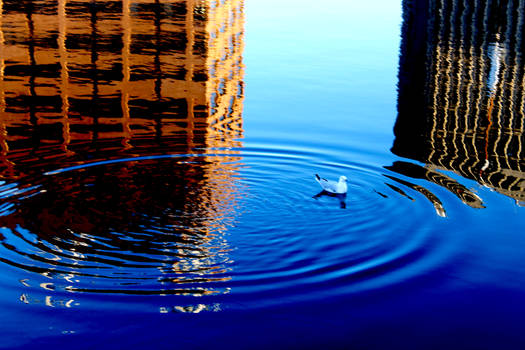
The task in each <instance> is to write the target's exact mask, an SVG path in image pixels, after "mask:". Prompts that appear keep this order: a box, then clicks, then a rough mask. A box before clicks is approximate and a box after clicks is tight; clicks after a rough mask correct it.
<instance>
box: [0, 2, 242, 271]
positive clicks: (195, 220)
mask: <svg viewBox="0 0 525 350" xmlns="http://www.w3.org/2000/svg"><path fill="white" fill-rule="evenodd" d="M243 11H244V9H243V1H242V0H226V1H211V0H118V1H116V0H115V1H111V0H108V1H105V0H97V1H95V0H39V1H36V0H35V1H31V0H22V1H21V0H0V148H1V153H0V163H1V164H0V180H5V181H7V182H13V181H16V183H18V184H19V186H28V187H30V186H33V185H37V186H39V187H38V189H39V191H40V190H44V191H41V194H39V195H36V196H29V197H28V198H27V199H25V200H24V201H22V202H20V203H15V204H16V208H17V209H16V211H14V212H10V213H2V216H1V217H0V225H1V226H2V227H9V228H11V229H12V230H15V231H16V228H17V227H22V228H25V229H27V230H29V231H31V232H34V233H36V234H37V235H38V236H39V237H40V238H41V239H44V240H47V241H49V242H52V243H53V244H55V245H56V246H57V247H61V251H64V252H67V251H76V252H78V253H79V254H81V255H82V254H83V255H86V256H87V255H89V254H91V253H94V254H97V244H96V241H97V239H94V240H93V239H90V238H89V237H90V236H91V237H105V238H104V239H105V240H109V242H111V243H110V245H111V246H113V247H115V249H116V250H117V251H118V250H119V249H120V248H121V247H122V246H124V247H125V248H126V250H128V251H129V249H128V248H129V242H127V241H126V240H125V239H124V240H123V239H122V237H121V236H119V235H113V234H111V232H127V233H128V234H129V235H130V236H129V237H135V234H134V233H133V232H141V230H144V229H145V228H148V230H149V229H151V228H152V227H153V231H155V230H156V231H157V232H158V235H157V236H158V237H160V238H159V239H163V241H162V242H156V238H154V237H155V235H153V234H152V236H151V237H150V236H148V239H145V240H143V241H142V238H143V237H144V236H143V234H137V235H136V236H137V242H139V243H137V244H138V245H137V244H135V248H133V249H134V250H133V249H132V250H133V251H134V252H135V253H137V254H138V253H152V254H153V253H155V250H156V249H159V250H160V249H161V248H162V249H165V250H166V252H164V253H163V254H165V255H166V256H168V255H170V254H173V256H175V257H183V256H186V254H185V253H184V249H187V250H188V251H195V250H199V251H201V252H202V256H198V257H194V258H191V257H190V258H187V259H178V260H177V259H176V263H173V261H172V262H171V263H170V264H169V265H166V266H163V269H167V270H170V271H171V273H173V272H176V273H183V272H184V271H187V270H191V269H192V266H193V267H195V266H194V265H195V264H200V265H204V266H201V267H200V270H199V271H200V272H201V274H203V273H205V272H203V271H206V268H209V269H210V270H213V271H214V273H215V274H220V273H222V272H225V271H226V270H225V269H223V268H222V267H220V266H218V265H220V264H221V261H222V260H221V259H223V258H217V256H218V255H216V254H218V253H217V252H215V251H214V250H213V249H215V250H217V249H219V250H220V251H221V252H222V253H220V254H219V255H220V256H222V255H224V252H226V251H227V247H226V246H227V244H226V243H225V242H223V238H221V237H222V233H224V231H225V230H226V229H227V227H228V225H229V224H230V223H231V221H232V220H233V217H234V214H235V210H236V205H237V201H238V199H239V198H240V194H239V191H240V190H239V187H238V186H239V185H238V170H239V167H240V155H239V151H238V148H239V147H241V142H240V141H239V139H240V138H241V137H242V108H243V98H244V97H243V74H244V70H243V62H242V52H243V40H244V12H243ZM216 149H220V153H222V154H225V156H221V157H215V156H213V153H214V152H217V151H216ZM177 153H179V154H189V153H199V154H203V156H198V157H196V156H190V157H184V158H181V159H180V160H179V161H177V160H166V159H164V160H151V159H150V160H147V161H141V162H120V163H116V164H117V165H108V166H101V167H93V168H90V169H89V170H86V171H81V172H69V173H67V176H51V177H49V176H48V177H46V176H44V177H43V178H38V179H37V180H36V182H35V180H34V179H35V177H38V176H41V175H42V174H43V173H44V172H46V171H52V170H56V169H60V168H64V167H68V166H72V165H81V164H84V163H92V162H95V161H97V160H111V159H122V158H129V157H136V156H155V155H162V154H177ZM30 188H32V187H30ZM166 230H168V231H170V232H173V231H174V230H175V232H176V233H178V234H177V235H176V236H173V237H171V236H169V237H171V238H169V237H168V236H167V234H168V233H169V232H167V231H166ZM153 231H151V232H153ZM164 231H166V232H164ZM148 232H149V231H148ZM188 237H189V238H188ZM186 240H188V241H191V242H193V244H194V245H193V246H190V245H189V244H188V242H187V241H186ZM65 242H69V243H65ZM71 242H73V243H71ZM74 242H77V243H78V244H75V243H74ZM181 242H182V243H184V244H182V243H181ZM210 242H213V246H214V247H215V248H213V249H212V250H211V251H210V250H209V249H208V248H207V246H208V245H210V244H211V243H210ZM179 244H180V245H181V246H182V245H183V246H185V247H186V248H180V249H179V248H177V247H178V245H179ZM160 245H164V246H162V247H160ZM168 248H169V249H171V250H170V253H168ZM71 249H72V250H71ZM181 249H182V250H181ZM98 254H100V253H98ZM102 254H104V253H102ZM190 255H191V254H190ZM63 258H64V260H65V261H67V260H68V259H67V258H66V257H63ZM59 260H60V259H59ZM219 260H220V261H219ZM172 263H173V265H172ZM221 266H222V265H221ZM183 277H184V276H183ZM186 277H187V276H186ZM181 278H182V277H181ZM217 278H218V279H220V278H222V277H220V276H219V277H217ZM184 280H186V279H184Z"/></svg>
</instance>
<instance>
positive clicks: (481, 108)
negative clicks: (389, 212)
mask: <svg viewBox="0 0 525 350" xmlns="http://www.w3.org/2000/svg"><path fill="white" fill-rule="evenodd" d="M523 13H525V1H523V0H515V1H497V0H493V1H481V2H472V1H466V0H442V1H438V0H424V1H415V0H404V1H403V27H402V42H401V57H400V65H399V95H398V118H397V121H396V124H395V128H394V133H395V141H394V145H393V147H392V151H393V152H394V153H395V154H397V155H399V156H402V157H407V158H411V159H415V160H418V161H420V162H422V163H425V167H424V168H422V167H419V166H416V165H410V164H408V163H405V162H398V163H396V164H394V165H392V166H391V167H388V168H389V169H391V170H393V171H396V172H399V173H401V174H403V175H406V176H409V177H413V178H424V179H427V180H429V181H432V182H434V183H437V184H438V185H440V186H443V187H445V188H447V189H448V190H450V191H451V192H453V193H454V194H455V195H457V196H458V197H459V198H460V199H461V200H462V201H463V202H464V203H466V204H468V205H470V206H472V207H476V208H481V207H483V203H482V200H481V199H480V198H479V197H478V196H477V195H475V194H474V193H472V192H470V191H468V190H467V189H466V188H465V187H464V186H461V185H459V184H458V183H457V182H456V181H455V180H453V179H451V178H450V177H447V176H445V175H443V174H442V173H441V172H440V170H450V171H453V172H456V173H457V174H460V175H461V176H463V177H466V178H470V179H474V180H476V181H478V182H479V183H480V184H482V185H485V186H488V187H490V188H492V189H494V190H496V191H498V192H500V193H503V194H505V195H506V196H509V197H511V198H514V199H515V200H516V201H517V203H518V204H520V203H523V202H522V201H524V200H525V164H524V163H523V160H524V159H525V133H524V130H525V78H524V77H525V69H524V67H525V62H524V59H525V56H524V50H525V43H524V42H523V41H524V35H523V34H524V30H525V24H524V21H525V19H524V16H523Z"/></svg>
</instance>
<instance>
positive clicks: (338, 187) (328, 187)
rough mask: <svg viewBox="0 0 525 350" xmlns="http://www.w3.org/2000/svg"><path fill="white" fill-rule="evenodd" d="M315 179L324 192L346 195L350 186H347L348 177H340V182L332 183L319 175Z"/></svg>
mask: <svg viewBox="0 0 525 350" xmlns="http://www.w3.org/2000/svg"><path fill="white" fill-rule="evenodd" d="M315 179H316V180H317V182H319V185H321V187H322V188H323V191H326V192H328V193H334V194H345V193H346V191H348V186H347V184H346V176H341V177H339V181H338V182H335V181H331V180H327V179H323V178H322V177H320V176H319V175H317V174H315Z"/></svg>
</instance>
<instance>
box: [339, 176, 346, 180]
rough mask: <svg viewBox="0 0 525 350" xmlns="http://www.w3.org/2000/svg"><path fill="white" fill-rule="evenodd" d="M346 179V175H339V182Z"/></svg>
mask: <svg viewBox="0 0 525 350" xmlns="http://www.w3.org/2000/svg"><path fill="white" fill-rule="evenodd" d="M346 180H347V179H346V176H344V175H343V176H341V177H339V182H346Z"/></svg>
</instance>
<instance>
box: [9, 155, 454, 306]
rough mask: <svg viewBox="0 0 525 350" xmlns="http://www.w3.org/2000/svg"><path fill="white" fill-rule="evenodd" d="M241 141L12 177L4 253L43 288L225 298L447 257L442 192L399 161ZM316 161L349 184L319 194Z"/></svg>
mask: <svg viewBox="0 0 525 350" xmlns="http://www.w3.org/2000/svg"><path fill="white" fill-rule="evenodd" d="M233 152H234V153H235V152H237V155H235V156H232V150H226V151H225V150H221V149H216V150H213V152H212V153H201V154H199V153H192V154H161V155H151V156H140V157H126V158H120V159H110V160H101V161H97V160H94V161H92V162H90V163H85V164H78V165H73V166H65V167H60V168H57V169H55V170H48V171H46V172H45V173H44V174H43V175H42V176H41V177H39V178H38V179H35V178H31V180H30V181H29V180H28V182H29V183H28V184H25V183H24V182H23V181H20V182H18V183H4V184H2V185H1V187H0V193H2V200H3V203H2V204H1V208H0V209H1V213H2V215H1V216H0V225H1V227H2V229H1V242H0V256H1V257H2V258H1V259H0V261H1V262H3V263H4V264H7V265H10V266H12V267H13V268H15V269H18V270H19V271H21V272H20V273H18V274H21V275H22V276H25V277H24V278H21V280H24V286H27V287H28V288H40V289H41V290H45V291H46V292H50V291H51V292H53V293H66V294H67V293H76V294H79V295H83V296H87V297H88V298H89V296H95V295H102V294H103V295H142V296H150V297H151V296H157V297H165V296H168V295H170V296H172V297H184V298H187V297H192V296H193V297H196V296H207V297H208V298H214V300H213V301H211V300H210V302H211V303H212V304H213V303H217V302H219V304H221V305H225V304H226V305H229V306H230V307H234V306H233V305H235V304H236V302H237V301H239V300H244V301H245V302H251V304H249V305H252V307H255V306H264V305H270V304H275V303H280V302H284V300H288V301H291V300H296V299H300V300H307V299H316V298H319V297H322V296H323V295H324V296H326V295H330V294H334V295H341V294H345V293H352V292H356V291H359V290H362V289H363V288H364V289H367V288H376V289H377V288H385V287H388V286H392V285H395V284H397V283H401V282H402V281H404V280H410V279H411V278H416V277H417V276H420V275H421V274H423V273H424V272H425V271H428V270H430V269H436V268H439V266H441V265H442V264H449V263H451V262H452V259H451V256H450V254H451V252H450V251H448V250H447V249H446V247H445V244H444V242H442V240H441V239H440V237H439V236H438V235H436V230H435V228H434V227H435V225H436V224H439V220H443V219H442V218H441V216H444V215H442V214H443V213H444V209H443V211H440V210H441V209H438V208H437V204H436V203H442V201H440V200H439V199H438V197H437V195H435V194H433V193H432V192H431V190H430V189H426V188H425V187H424V186H423V185H421V184H416V183H413V182H411V181H413V180H411V179H410V177H407V176H406V175H404V174H402V173H400V172H399V171H398V172H396V171H392V170H391V167H390V168H389V167H374V166H371V165H365V164H359V163H358V162H348V161H346V160H345V159H344V158H341V157H338V156H331V157H327V156H326V154H325V155H321V154H320V153H319V152H314V151H309V150H306V149H302V150H298V151H297V152H296V151H294V150H293V149H288V150H285V149H284V148H283V149H281V148H279V147H276V148H275V149H268V148H257V147H252V148H246V149H243V150H242V151H240V150H239V151H236V150H233ZM396 166H399V165H396ZM414 166H415V165H414ZM394 170H395V169H394ZM315 172H319V173H321V174H323V176H326V177H334V178H335V177H336V176H338V175H340V174H345V175H347V176H348V178H349V191H348V194H347V195H346V196H345V197H341V196H340V197H333V196H325V195H320V196H319V195H318V193H319V192H320V188H319V187H318V185H317V183H316V182H315V181H314V179H313V174H314V173H315ZM108 174H111V176H108ZM35 184H37V185H35ZM415 202H419V203H420V204H419V205H416V203H415ZM422 203H426V204H422ZM343 204H344V205H343ZM439 205H441V206H442V204H439ZM434 210H435V212H434V213H433V211H434ZM436 214H438V215H436ZM320 290H322V293H320V292H319V291H320ZM275 293H278V294H279V295H280V297H279V298H276V297H275V295H274V294H275ZM230 294H235V298H234V299H235V300H236V301H235V302H234V301H232V300H230V299H228V298H227V295H230ZM225 298H226V299H225ZM29 299H30V298H29V296H28V295H26V298H25V299H24V300H25V301H24V302H27V301H28V300H29ZM229 300H230V301H229ZM219 304H217V305H219ZM210 305H211V304H210ZM243 305H246V304H243Z"/></svg>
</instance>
